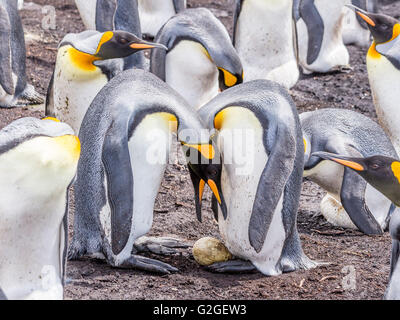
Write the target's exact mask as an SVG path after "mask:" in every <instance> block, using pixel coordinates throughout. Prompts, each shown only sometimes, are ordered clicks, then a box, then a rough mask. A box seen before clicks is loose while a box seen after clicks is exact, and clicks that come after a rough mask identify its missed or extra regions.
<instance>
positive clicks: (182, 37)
mask: <svg viewBox="0 0 400 320" xmlns="http://www.w3.org/2000/svg"><path fill="white" fill-rule="evenodd" d="M155 41H156V42H158V43H161V44H163V45H165V46H167V47H168V53H167V52H165V51H162V50H153V52H152V53H151V58H150V71H151V72H152V73H154V74H155V75H157V76H158V77H159V78H161V79H162V80H164V81H165V82H167V83H168V84H169V85H170V86H171V87H172V88H173V89H175V90H176V91H177V92H178V93H180V94H181V95H182V96H183V97H184V98H185V99H186V100H187V101H188V102H189V104H190V105H192V106H193V107H194V108H199V107H201V106H202V105H204V104H206V103H207V102H208V101H210V100H211V99H212V98H214V97H215V96H216V95H217V94H218V92H219V91H220V89H226V88H228V87H232V86H234V85H237V84H239V83H242V82H243V67H242V64H241V62H240V58H239V56H238V55H237V53H236V50H235V48H234V47H233V45H232V42H231V40H230V37H229V34H228V32H227V30H226V29H225V27H224V25H223V24H222V23H221V22H220V21H219V20H218V19H217V18H216V17H215V16H214V15H213V14H212V13H211V12H210V11H209V10H208V9H204V8H197V9H187V10H185V11H183V12H182V13H179V14H177V15H176V16H174V17H173V18H171V19H170V20H169V21H168V22H167V23H166V24H165V25H164V26H163V27H162V29H161V30H160V32H159V33H158V34H157V36H156V38H155Z"/></svg>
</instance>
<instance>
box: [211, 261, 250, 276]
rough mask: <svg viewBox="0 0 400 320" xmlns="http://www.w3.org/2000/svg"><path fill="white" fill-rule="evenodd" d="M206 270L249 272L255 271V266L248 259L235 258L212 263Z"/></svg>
mask: <svg viewBox="0 0 400 320" xmlns="http://www.w3.org/2000/svg"><path fill="white" fill-rule="evenodd" d="M206 270H208V271H210V272H215V273H249V272H253V271H256V270H257V268H256V267H255V266H254V265H253V264H252V263H251V262H250V261H244V260H238V259H237V260H229V261H226V262H217V263H213V264H212V265H209V266H207V267H206Z"/></svg>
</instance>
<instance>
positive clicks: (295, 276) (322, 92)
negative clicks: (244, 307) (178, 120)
mask: <svg viewBox="0 0 400 320" xmlns="http://www.w3.org/2000/svg"><path fill="white" fill-rule="evenodd" d="M384 2H385V5H384V6H382V7H381V9H380V10H381V11H382V12H385V13H388V14H391V15H394V16H397V17H398V16H399V15H400V2H398V1H397V2H394V3H390V2H391V1H384ZM49 4H50V5H52V6H54V7H55V8H56V29H55V30H45V29H43V28H42V26H41V21H42V20H43V19H44V18H46V16H47V13H46V7H43V6H45V5H49ZM188 4H189V6H190V7H200V6H204V7H207V8H210V9H211V10H212V11H213V13H214V14H215V15H217V16H218V17H219V18H220V19H221V20H222V21H223V23H224V24H225V25H226V26H227V28H228V29H229V31H230V32H231V31H232V23H233V21H232V20H233V19H232V16H233V0H222V1H212V0H188ZM47 12H48V11H47ZM21 16H22V19H23V23H24V28H25V33H26V37H27V44H26V47H27V67H28V70H27V72H28V77H29V78H30V82H31V83H32V84H33V85H34V86H35V87H36V89H37V90H38V91H39V92H40V93H42V94H45V92H46V90H47V85H48V82H49V80H50V77H51V73H52V69H53V67H54V62H55V57H56V52H57V51H56V48H57V44H58V42H59V41H60V40H61V39H62V37H63V36H64V35H65V34H66V33H68V32H80V31H83V30H84V27H83V24H82V22H81V20H80V17H79V14H78V11H77V9H76V7H75V4H74V1H73V0H35V4H31V3H30V2H28V1H26V5H25V9H24V10H23V11H21ZM349 51H350V55H351V66H352V68H353V70H352V71H351V72H350V73H341V74H325V75H313V76H307V77H303V78H302V79H301V80H300V81H299V82H298V84H297V85H296V86H295V87H294V88H293V89H292V90H291V94H292V96H293V98H294V100H295V102H296V104H297V107H298V110H299V112H304V111H309V110H315V109H319V108H327V107H336V108H345V109H354V110H356V111H359V112H361V113H363V114H365V115H368V116H370V117H372V118H374V119H375V117H376V115H375V112H374V108H373V104H372V100H371V94H370V89H369V85H368V78H367V73H366V66H365V54H366V49H365V48H364V49H360V48H357V47H354V46H349ZM22 116H35V117H43V116H44V112H43V109H42V108H22V109H0V128H2V127H4V126H5V125H6V124H8V123H10V122H11V121H12V120H14V119H18V118H20V117H22ZM189 181H190V179H189V175H188V171H187V170H186V168H185V167H184V166H181V165H171V166H169V167H168V169H167V172H166V174H165V178H164V181H163V183H162V187H161V189H160V193H159V196H158V198H157V201H156V205H155V216H154V225H153V229H152V231H151V235H154V236H161V235H162V236H166V235H169V236H173V237H175V238H178V239H182V240H184V241H187V242H189V243H191V244H193V243H194V242H195V241H196V240H198V239H199V238H201V237H204V236H214V237H219V234H218V226H217V224H216V222H215V221H214V220H213V218H212V214H211V211H210V210H208V211H206V210H204V213H203V214H204V219H203V220H204V221H203V223H202V224H200V223H199V222H197V220H196V217H195V214H194V196H193V190H192V186H191V183H190V182H189ZM323 195H324V192H323V190H321V189H320V188H319V187H318V186H316V185H315V184H313V183H311V182H307V181H306V182H304V185H303V191H302V198H301V205H300V209H299V216H298V227H299V231H300V235H301V240H302V244H303V248H304V251H305V253H306V254H307V255H308V256H309V257H310V258H311V259H314V260H317V261H325V262H330V264H329V265H326V266H323V267H319V268H316V269H313V270H308V271H298V272H293V273H289V274H284V275H281V276H277V277H265V276H263V275H261V274H259V273H253V274H242V275H218V274H212V273H209V272H207V271H205V270H204V269H202V268H201V267H200V266H199V265H198V264H197V263H196V262H195V261H194V259H193V257H192V256H191V251H190V250H182V252H181V253H180V254H177V255H174V256H170V257H161V258H159V257H157V258H159V259H160V260H162V261H165V262H167V263H170V264H172V265H173V266H175V267H177V268H179V270H180V271H179V273H176V274H171V275H168V276H158V275H154V274H148V273H144V272H140V271H136V270H119V269H113V268H111V267H109V266H107V265H106V264H105V263H104V262H102V261H96V260H88V259H85V260H81V261H70V262H68V266H67V277H68V284H67V285H66V287H65V297H66V299H139V300H140V299H211V300H218V299H248V300H254V299H310V300H316V299H381V298H382V296H383V294H384V290H385V288H386V285H387V281H388V273H389V259H390V258H389V256H390V247H391V241H390V237H389V236H388V235H387V234H385V235H383V236H374V237H369V236H365V235H362V234H361V233H360V232H357V231H351V230H345V229H341V228H335V227H333V226H332V225H330V224H329V223H327V222H326V221H325V220H324V219H323V218H322V217H321V216H320V210H319V202H320V200H321V199H322V197H323ZM209 205H210V192H209V191H208V192H207V200H206V201H205V203H204V205H203V207H204V209H206V208H207V207H209ZM70 215H71V216H70V224H71V223H72V221H73V220H72V215H73V199H71V213H70ZM70 230H71V232H72V227H71V226H70ZM349 274H354V275H355V283H354V286H353V287H352V288H349V286H348V285H346V283H347V284H348V283H349V281H347V280H348V279H349ZM350 284H351V283H350Z"/></svg>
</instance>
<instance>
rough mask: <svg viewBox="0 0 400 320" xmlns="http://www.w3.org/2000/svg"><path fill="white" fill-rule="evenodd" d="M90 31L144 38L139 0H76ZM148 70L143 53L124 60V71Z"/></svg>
mask: <svg viewBox="0 0 400 320" xmlns="http://www.w3.org/2000/svg"><path fill="white" fill-rule="evenodd" d="M75 4H76V6H77V7H78V10H79V13H80V15H81V18H82V21H83V23H84V24H85V26H86V29H88V30H97V31H99V32H106V31H110V30H119V31H126V32H130V33H132V34H134V35H135V36H137V37H138V38H142V30H141V27H140V19H139V12H138V3H137V0H75ZM131 68H140V69H144V68H146V61H145V57H144V54H143V52H138V53H137V54H134V55H130V56H128V57H126V58H125V59H124V69H125V70H126V69H131Z"/></svg>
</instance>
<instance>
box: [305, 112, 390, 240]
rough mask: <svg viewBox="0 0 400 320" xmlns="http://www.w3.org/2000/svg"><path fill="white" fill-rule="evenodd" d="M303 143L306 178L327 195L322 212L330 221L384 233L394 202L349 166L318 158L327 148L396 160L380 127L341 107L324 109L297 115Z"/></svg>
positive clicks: (367, 231) (366, 118) (353, 227)
mask: <svg viewBox="0 0 400 320" xmlns="http://www.w3.org/2000/svg"><path fill="white" fill-rule="evenodd" d="M300 121H301V125H302V128H303V137H304V141H305V164H304V177H306V178H307V179H309V180H311V181H313V182H315V183H317V184H318V185H319V186H321V187H322V188H323V189H325V190H326V191H327V192H328V194H327V195H326V196H325V198H324V199H323V200H322V202H321V213H322V215H323V216H324V217H325V218H326V219H327V220H328V222H330V223H332V224H333V225H336V226H340V227H345V228H352V229H357V228H358V229H359V230H360V231H362V232H364V233H366V234H382V233H383V231H384V230H385V229H386V228H387V227H388V222H389V220H390V216H391V213H392V212H393V210H394V206H393V205H392V203H391V201H390V200H389V199H387V198H386V197H384V196H383V195H382V194H381V192H380V191H378V190H376V189H375V188H374V187H373V186H372V185H371V184H368V183H367V182H366V181H365V180H364V179H362V178H361V177H360V176H359V175H358V174H356V173H355V172H354V171H353V170H350V169H348V168H343V166H342V165H339V164H335V163H333V162H331V161H324V160H322V159H321V158H320V157H315V156H312V154H313V153H315V152H330V153H333V154H338V155H348V156H351V157H370V156H373V155H377V154H380V155H384V156H387V157H392V158H397V154H396V151H395V149H394V147H393V145H392V143H391V142H390V139H389V138H388V137H387V135H386V134H385V132H384V131H383V130H382V128H381V127H380V126H379V125H378V124H377V123H375V122H374V121H373V120H371V119H370V118H368V117H365V116H363V115H361V114H359V113H357V112H354V111H350V110H342V109H322V110H317V111H312V112H305V113H302V114H301V115H300Z"/></svg>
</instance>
